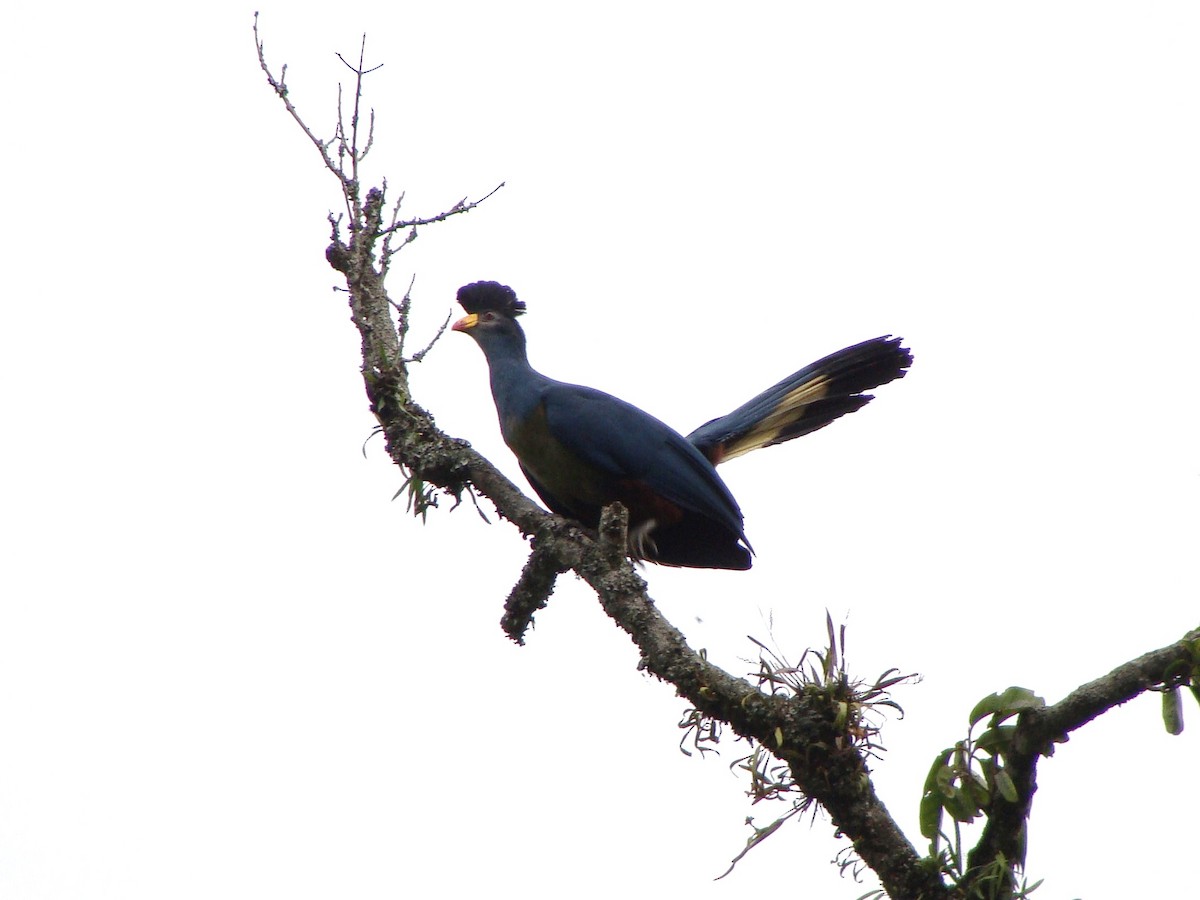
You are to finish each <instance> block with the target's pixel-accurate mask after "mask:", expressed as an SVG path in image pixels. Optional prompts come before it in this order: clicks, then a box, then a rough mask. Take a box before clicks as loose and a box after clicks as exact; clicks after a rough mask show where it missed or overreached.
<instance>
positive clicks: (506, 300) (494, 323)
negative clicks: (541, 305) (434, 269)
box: [451, 281, 525, 350]
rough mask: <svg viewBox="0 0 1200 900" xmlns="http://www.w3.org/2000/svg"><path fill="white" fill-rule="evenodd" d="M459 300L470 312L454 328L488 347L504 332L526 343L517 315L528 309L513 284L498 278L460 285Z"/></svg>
mask: <svg viewBox="0 0 1200 900" xmlns="http://www.w3.org/2000/svg"><path fill="white" fill-rule="evenodd" d="M458 302H459V304H460V305H461V306H462V308H463V309H464V310H466V312H467V314H466V315H465V316H463V317H462V318H461V319H459V320H458V321H457V322H455V323H454V325H453V326H451V328H452V330H454V331H461V332H462V333H463V334H467V335H470V336H471V337H473V338H474V339H475V341H476V342H477V343H478V344H479V345H480V346H481V347H483V348H484V349H485V350H486V349H487V346H488V345H489V343H490V342H492V341H493V340H495V339H496V338H497V337H499V336H501V335H504V336H507V337H509V338H510V339H511V338H513V337H516V338H517V339H518V340H519V341H520V344H521V346H522V347H523V346H524V343H525V341H524V333H523V332H522V331H521V326H520V325H518V324H517V316H519V315H521V314H522V313H524V312H525V304H524V303H523V302H522V301H520V300H518V299H517V294H516V292H515V291H514V290H513V289H512V288H510V287H508V286H507V285H504V284H500V283H499V282H496V281H476V282H474V283H473V284H467V285H463V286H462V287H460V288H459V289H458Z"/></svg>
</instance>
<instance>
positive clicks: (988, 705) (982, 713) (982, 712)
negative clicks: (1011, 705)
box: [971, 694, 1000, 726]
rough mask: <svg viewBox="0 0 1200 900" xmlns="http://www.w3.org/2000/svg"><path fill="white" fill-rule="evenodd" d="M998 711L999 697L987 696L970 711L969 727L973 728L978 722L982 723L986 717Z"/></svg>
mask: <svg viewBox="0 0 1200 900" xmlns="http://www.w3.org/2000/svg"><path fill="white" fill-rule="evenodd" d="M999 709H1000V695H999V694H988V696H986V697H984V698H983V699H982V700H980V701H979V702H978V703H976V704H975V708H974V709H972V710H971V725H972V726H974V725H975V724H976V723H978V722H982V721H983V720H984V719H986V718H987V717H988V716H990V715H992V714H993V713H995V712H997V711H998V710H999Z"/></svg>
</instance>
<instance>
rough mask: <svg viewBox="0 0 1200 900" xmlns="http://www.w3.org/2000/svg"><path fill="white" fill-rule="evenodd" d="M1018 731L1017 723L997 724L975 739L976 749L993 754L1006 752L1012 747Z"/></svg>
mask: <svg viewBox="0 0 1200 900" xmlns="http://www.w3.org/2000/svg"><path fill="white" fill-rule="evenodd" d="M1016 732H1017V726H1016V725H996V726H994V727H992V728H989V729H988V730H987V731H985V732H984V733H983V734H981V735H980V736H979V737H978V738H976V739H975V749H976V750H982V751H983V752H985V753H991V754H999V753H1006V752H1008V750H1009V748H1011V747H1012V741H1013V735H1014V734H1016Z"/></svg>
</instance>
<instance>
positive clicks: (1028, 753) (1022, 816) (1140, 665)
mask: <svg viewBox="0 0 1200 900" xmlns="http://www.w3.org/2000/svg"><path fill="white" fill-rule="evenodd" d="M1198 661H1200V628H1198V629H1196V630H1194V631H1190V632H1188V633H1187V634H1186V635H1184V637H1183V638H1182V639H1181V640H1178V641H1176V642H1175V643H1173V644H1170V645H1168V646H1166V647H1163V648H1161V649H1159V650H1153V651H1151V652H1150V653H1146V654H1144V655H1143V656H1139V657H1138V658H1137V659H1134V660H1131V661H1130V662H1127V663H1123V664H1122V665H1119V666H1117V667H1116V668H1115V669H1113V670H1112V671H1111V672H1109V673H1108V674H1107V675H1104V676H1103V677H1101V678H1097V679H1096V680H1094V681H1090V682H1088V683H1087V684H1085V685H1082V686H1081V687H1078V688H1076V689H1075V690H1073V691H1072V692H1071V693H1070V694H1068V695H1067V696H1066V697H1064V698H1063V699H1062V700H1060V701H1059V702H1058V703H1055V704H1053V705H1052V706H1043V707H1040V708H1035V709H1028V710H1025V711H1024V712H1022V713H1021V714H1020V716H1019V718H1018V719H1017V726H1016V731H1015V732H1014V734H1013V736H1012V742H1011V745H1010V749H1009V750H1008V752H1007V753H1006V754H1005V763H1006V764H1005V769H1006V770H1007V771H1008V773H1009V775H1010V777H1011V778H1012V780H1013V784H1014V785H1015V787H1016V793H1017V797H1016V799H1015V800H1008V799H1005V798H1004V797H1003V796H997V797H995V798H994V800H993V803H992V808H991V810H990V814H989V816H988V821H987V824H986V825H985V826H984V829H983V834H982V835H980V838H979V843H978V844H976V845H975V847H974V848H973V849H972V850H971V852H970V854H969V855H968V865H969V867H970V868H971V869H978V868H981V867H983V866H986V865H988V864H989V863H991V862H992V861H994V860H996V859H998V858H1001V857H1003V858H1004V859H1008V860H1017V861H1023V860H1024V858H1025V823H1026V822H1028V820H1029V813H1030V809H1031V807H1032V805H1033V795H1034V794H1035V793H1036V792H1037V764H1038V760H1039V759H1040V758H1041V757H1042V756H1050V755H1052V754H1053V753H1054V745H1055V744H1056V743H1063V742H1064V741H1066V740H1067V736H1068V735H1069V734H1070V733H1071V732H1072V731H1074V730H1076V729H1077V728H1082V727H1083V726H1084V725H1086V724H1087V723H1088V722H1090V721H1092V720H1093V719H1095V718H1096V717H1097V716H1099V715H1101V714H1102V713H1104V712H1107V711H1108V710H1110V709H1112V708H1113V707H1116V706H1120V705H1121V704H1123V703H1127V702H1128V701H1130V700H1132V699H1133V698H1134V697H1136V696H1138V695H1139V694H1142V693H1144V692H1146V691H1149V690H1153V689H1155V688H1159V687H1162V686H1164V685H1167V686H1169V685H1171V684H1172V682H1173V681H1178V680H1179V675H1180V673H1187V674H1189V675H1190V673H1191V672H1193V671H1194V670H1195V668H1196V666H1197V662H1198Z"/></svg>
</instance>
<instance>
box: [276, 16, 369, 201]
mask: <svg viewBox="0 0 1200 900" xmlns="http://www.w3.org/2000/svg"><path fill="white" fill-rule="evenodd" d="M254 45H255V47H256V48H257V50H258V64H259V66H261V67H262V70H263V72H264V73H265V74H266V76H267V83H268V84H270V85H271V88H272V89H273V90H274V91H275V94H276V96H278V97H279V99H280V100H282V101H283V105H284V108H285V109H286V110H287V111H288V115H290V116H291V117H292V118H293V119H294V120H295V122H296V124H297V125H299V126H300V128H301V129H302V130H303V131H304V133H305V135H307V136H308V139H309V140H310V141H311V142H312V145H313V146H314V147H316V148H317V152H318V153H320V154H321V159H322V161H323V162H324V163H325V168H327V169H328V170H329V171H330V172H332V173H333V174H334V175H336V176H337V179H338V181H340V182H341V183H342V187H343V189H345V188H347V187H348V186H349V183H350V180H349V179H348V178H347V177H346V173H345V172H344V171H342V167H341V166H340V165H338V164H337V163H335V162H334V161H333V158H332V157H331V156H330V155H329V147H330V145H331V144H332V143H333V141H329V142H326V141H322V140H321V139H320V138H318V137H317V136H316V135H315V134H313V133H312V130H311V129H310V128H309V127H308V125H307V124H305V122H304V120H303V119H302V118H300V113H299V112H298V111H297V109H296V107H295V106H294V105H292V101H291V100H290V99H288V90H287V84H286V82H285V79H286V78H287V66H286V65H284V67H283V68H282V69H281V70H280V73H279V78H278V79H276V78H275V76H274V75H273V74H272V73H271V69H270V67H269V66H268V65H267V57H266V53H265V51H264V49H263V42H262V39H261V38H260V37H259V35H258V13H257V12H255V13H254Z"/></svg>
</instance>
